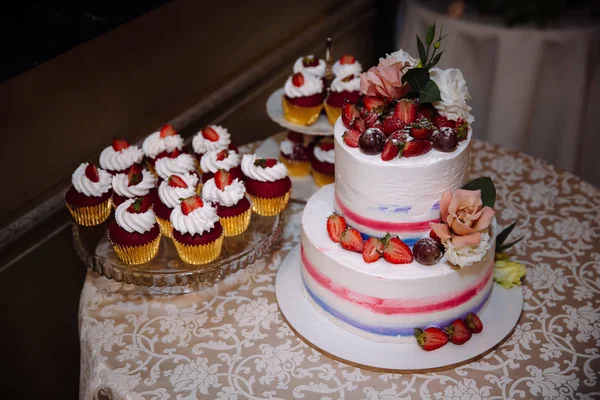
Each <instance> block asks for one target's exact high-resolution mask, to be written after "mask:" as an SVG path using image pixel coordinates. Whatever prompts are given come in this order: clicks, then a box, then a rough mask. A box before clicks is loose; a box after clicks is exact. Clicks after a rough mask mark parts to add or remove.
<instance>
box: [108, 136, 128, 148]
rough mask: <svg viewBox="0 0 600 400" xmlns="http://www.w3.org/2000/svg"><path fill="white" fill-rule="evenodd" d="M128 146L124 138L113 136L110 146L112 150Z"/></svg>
mask: <svg viewBox="0 0 600 400" xmlns="http://www.w3.org/2000/svg"><path fill="white" fill-rule="evenodd" d="M128 147H129V142H128V141H127V140H125V139H119V138H118V137H115V138H113V141H112V148H113V150H114V151H121V150H125V149H126V148H128Z"/></svg>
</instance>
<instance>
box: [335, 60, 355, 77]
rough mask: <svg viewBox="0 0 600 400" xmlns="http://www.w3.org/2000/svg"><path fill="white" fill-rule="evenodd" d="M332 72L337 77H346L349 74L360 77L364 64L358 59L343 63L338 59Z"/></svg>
mask: <svg viewBox="0 0 600 400" xmlns="http://www.w3.org/2000/svg"><path fill="white" fill-rule="evenodd" d="M331 72H333V75H335V76H336V77H337V78H345V77H346V76H348V75H354V76H356V77H358V75H360V73H361V72H362V65H360V63H359V62H358V61H354V62H353V63H352V64H342V63H340V60H337V61H336V62H334V63H333V66H332V67H331Z"/></svg>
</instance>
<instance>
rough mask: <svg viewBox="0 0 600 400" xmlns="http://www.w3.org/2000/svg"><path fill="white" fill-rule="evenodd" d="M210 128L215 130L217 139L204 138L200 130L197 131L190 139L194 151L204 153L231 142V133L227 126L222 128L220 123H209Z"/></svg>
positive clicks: (227, 145)
mask: <svg viewBox="0 0 600 400" xmlns="http://www.w3.org/2000/svg"><path fill="white" fill-rule="evenodd" d="M210 128H212V129H213V130H214V131H215V132H217V135H218V136H219V139H217V140H216V141H214V142H213V141H212V140H209V139H206V138H204V136H202V131H200V132H198V133H197V134H196V135H195V136H194V138H193V139H192V148H193V149H194V153H196V154H204V153H206V152H209V151H214V150H223V149H226V148H227V147H229V145H230V144H231V134H230V133H229V131H228V130H227V128H224V127H222V126H221V125H210Z"/></svg>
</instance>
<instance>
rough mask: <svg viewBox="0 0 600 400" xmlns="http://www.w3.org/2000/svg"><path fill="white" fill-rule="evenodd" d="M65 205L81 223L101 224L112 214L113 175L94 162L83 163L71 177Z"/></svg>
mask: <svg viewBox="0 0 600 400" xmlns="http://www.w3.org/2000/svg"><path fill="white" fill-rule="evenodd" d="M71 183H72V185H71V187H70V188H69V189H68V190H67V193H66V194H65V205H66V207H67V208H68V209H69V212H70V213H71V215H72V216H73V219H74V220H75V222H76V223H78V224H79V225H84V226H93V225H98V224H101V223H102V222H104V221H106V220H107V218H108V217H109V216H110V211H111V196H112V189H111V184H112V176H111V175H110V174H109V173H108V172H106V171H104V170H103V169H99V168H96V166H95V165H94V164H88V163H83V164H81V165H80V166H79V167H77V169H76V170H75V172H73V176H72V177H71Z"/></svg>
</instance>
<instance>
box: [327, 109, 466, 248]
mask: <svg viewBox="0 0 600 400" xmlns="http://www.w3.org/2000/svg"><path fill="white" fill-rule="evenodd" d="M345 131H346V128H345V127H344V125H343V123H342V120H341V118H339V119H338V120H337V122H336V124H335V127H334V140H335V157H336V162H335V173H336V177H335V194H336V203H335V208H336V210H337V211H338V212H340V213H342V214H345V215H346V219H347V220H349V223H350V224H351V225H352V226H354V227H355V228H357V229H358V230H359V231H361V232H363V233H367V234H370V235H375V236H383V235H385V233H386V232H388V231H389V232H390V233H392V234H396V235H398V236H400V238H402V239H414V238H419V237H423V236H425V235H426V234H427V233H428V232H429V230H430V228H429V222H430V221H434V220H437V219H439V218H440V211H439V200H440V198H441V197H442V193H443V192H445V191H447V190H455V189H458V188H460V187H462V186H463V185H464V184H465V183H466V182H467V168H468V163H469V151H470V143H471V133H469V137H468V138H467V139H466V140H464V141H462V142H460V144H459V145H458V148H457V149H456V150H455V151H453V152H450V153H444V152H440V151H437V150H431V151H430V152H429V153H427V154H425V155H422V156H418V157H411V158H398V159H395V160H391V161H383V160H381V157H379V156H378V155H377V156H373V155H366V154H364V153H362V152H361V151H360V150H359V149H358V148H351V147H349V146H347V145H346V144H344V142H343V138H342V135H343V134H344V132H345Z"/></svg>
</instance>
